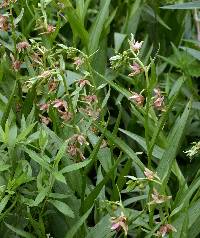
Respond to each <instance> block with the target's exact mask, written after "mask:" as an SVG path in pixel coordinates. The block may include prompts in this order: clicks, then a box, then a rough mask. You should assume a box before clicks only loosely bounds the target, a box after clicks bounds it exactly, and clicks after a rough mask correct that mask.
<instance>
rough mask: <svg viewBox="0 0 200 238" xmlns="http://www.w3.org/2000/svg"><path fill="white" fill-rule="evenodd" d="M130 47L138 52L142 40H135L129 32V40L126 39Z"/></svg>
mask: <svg viewBox="0 0 200 238" xmlns="http://www.w3.org/2000/svg"><path fill="white" fill-rule="evenodd" d="M128 42H129V45H130V49H131V50H132V51H133V52H134V53H135V52H136V53H138V52H139V50H140V49H141V47H142V44H143V41H140V42H139V41H135V39H134V36H133V34H131V40H128Z"/></svg>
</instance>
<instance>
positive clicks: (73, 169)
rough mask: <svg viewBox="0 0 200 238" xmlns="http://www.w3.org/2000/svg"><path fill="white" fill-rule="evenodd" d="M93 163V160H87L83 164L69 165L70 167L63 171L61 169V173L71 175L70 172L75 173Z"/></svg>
mask: <svg viewBox="0 0 200 238" xmlns="http://www.w3.org/2000/svg"><path fill="white" fill-rule="evenodd" d="M91 161H92V160H85V161H83V162H79V163H76V164H71V165H68V166H66V167H64V168H63V169H61V170H60V171H59V172H60V173H62V174H65V173H69V172H72V171H75V170H79V169H81V168H83V167H85V166H87V165H88V164H89V163H91Z"/></svg>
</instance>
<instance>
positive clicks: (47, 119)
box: [39, 114, 51, 126]
mask: <svg viewBox="0 0 200 238" xmlns="http://www.w3.org/2000/svg"><path fill="white" fill-rule="evenodd" d="M39 117H40V118H41V122H42V123H43V124H45V125H46V126H48V124H49V123H50V122H51V119H50V118H49V117H45V116H42V115H41V114H40V115H39Z"/></svg>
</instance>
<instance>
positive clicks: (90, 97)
mask: <svg viewBox="0 0 200 238" xmlns="http://www.w3.org/2000/svg"><path fill="white" fill-rule="evenodd" d="M84 100H85V101H86V102H87V103H92V102H98V99H97V96H96V95H87V96H85V97H84Z"/></svg>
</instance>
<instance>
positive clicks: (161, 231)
mask: <svg viewBox="0 0 200 238" xmlns="http://www.w3.org/2000/svg"><path fill="white" fill-rule="evenodd" d="M172 231H174V232H177V230H176V228H175V227H173V226H172V225H171V224H164V225H162V226H161V227H160V229H159V231H158V232H157V234H156V236H159V237H164V236H165V235H167V234H168V233H170V232H172Z"/></svg>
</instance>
